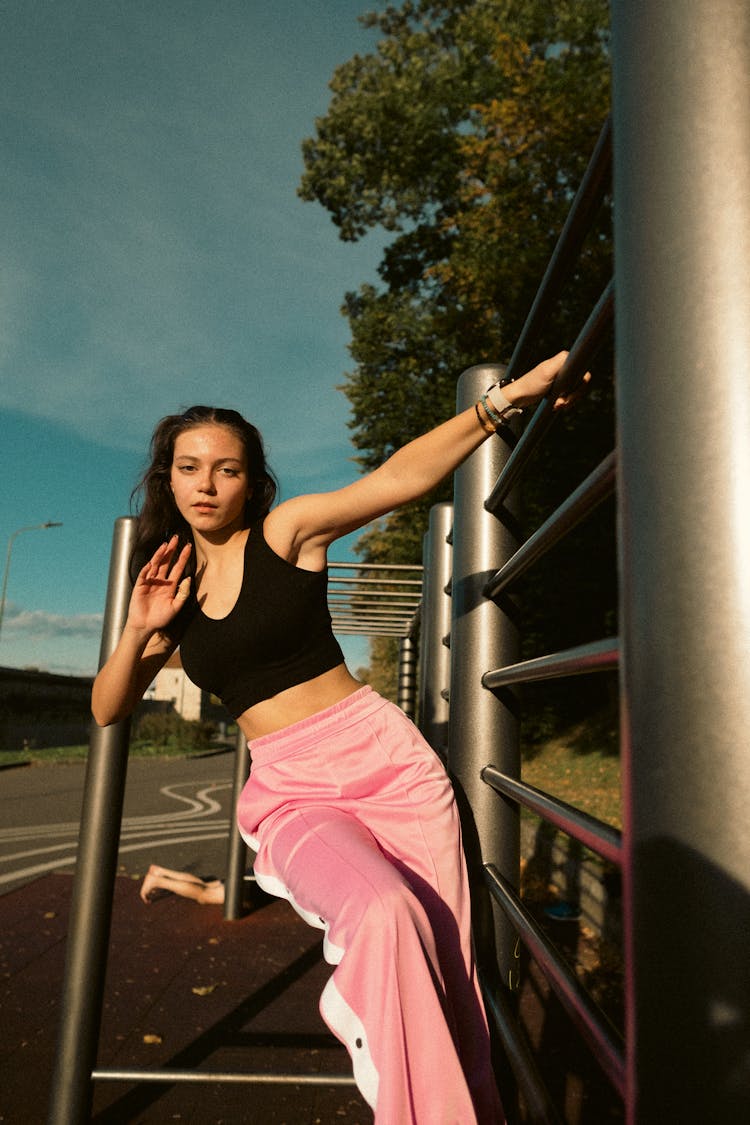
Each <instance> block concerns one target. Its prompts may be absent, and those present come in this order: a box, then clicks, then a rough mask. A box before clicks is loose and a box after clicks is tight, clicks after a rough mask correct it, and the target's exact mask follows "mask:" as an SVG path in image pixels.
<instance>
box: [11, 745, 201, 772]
mask: <svg viewBox="0 0 750 1125" xmlns="http://www.w3.org/2000/svg"><path fill="white" fill-rule="evenodd" d="M205 752H206V747H205V746H195V747H176V746H169V745H166V746H155V745H154V744H153V743H150V742H139V741H137V740H134V741H133V742H131V744H130V757H131V758H188V757H190V755H191V754H205ZM88 753H89V747H88V744H86V745H85V746H45V747H43V748H40V749H28V750H0V767H3V766H57V765H67V764H69V763H71V762H83V761H85V760H86V758H87V757H88Z"/></svg>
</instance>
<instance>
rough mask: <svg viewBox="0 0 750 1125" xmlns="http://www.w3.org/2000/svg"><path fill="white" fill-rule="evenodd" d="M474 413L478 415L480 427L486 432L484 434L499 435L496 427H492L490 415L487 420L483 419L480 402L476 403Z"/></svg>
mask: <svg viewBox="0 0 750 1125" xmlns="http://www.w3.org/2000/svg"><path fill="white" fill-rule="evenodd" d="M486 409H487V408H486V407H485V411H486ZM474 411H475V413H476V416H477V420H478V422H479V425H480V426H481V427H482V429H483V430H484V432H485V433H486V434H496V433H497V430H496V429H495V427H494V426H493V425H492V422H491V421H490V417H489V414H488V415H487V418H486V419H485V418H483V417H482V415H481V414H480V413H479V403H478V402H475V403H474Z"/></svg>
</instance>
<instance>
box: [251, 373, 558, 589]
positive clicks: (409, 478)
mask: <svg viewBox="0 0 750 1125" xmlns="http://www.w3.org/2000/svg"><path fill="white" fill-rule="evenodd" d="M567 354H568V353H567V352H560V353H559V354H558V355H556V356H553V357H552V358H550V359H547V360H545V361H544V362H543V363H540V364H539V365H538V366H537V367H535V368H533V370H531V371H529V372H527V373H526V374H525V375H523V376H521V378H519V379H516V380H515V381H514V382H513V383H509V384H507V385H506V386H504V387H503V389H502V390H503V395H504V397H505V398H506V399H507V401H508V402H509V403H510V404H511V405H512V406H520V407H525V406H530V405H533V404H535V403H537V402H539V401H540V400H541V399H542V398H543V397H544V396H545V395H546V394H548V393H549V391H550V389H551V388H552V385H553V383H554V381H555V378H556V376H557V374H558V372H559V371H560V370H561V368H562V366H563V364H564V362H565V359H566V358H567ZM567 402H568V400H567V399H563V398H561V399H558V400H557V402H556V403H555V406H556V407H563V406H565V405H567ZM481 414H482V416H481V417H480V415H479V414H478V413H477V410H476V409H475V407H474V406H472V407H470V408H469V409H468V410H464V411H462V412H461V413H460V414H457V415H456V416H455V417H454V418H451V419H449V420H448V421H447V422H443V423H442V425H439V426H437V427H436V428H435V429H434V430H430V431H429V433H426V434H423V435H422V436H421V437H418V438H415V439H414V440H413V441H410V442H408V444H407V445H404V446H403V447H402V448H401V449H398V450H396V452H395V453H394V454H393V455H392V456H391V457H389V458H388V460H387V461H385V462H384V463H383V464H382V465H381V466H380V467H379V468H377V469H375V470H374V471H373V472H371V473H369V474H367V476H364V477H362V478H361V479H359V480H357V481H355V482H354V483H353V484H350V485H347V486H346V487H345V488H341V489H338V490H337V491H334V492H327V493H318V494H314V495H310V496H300V497H296V498H295V499H293V500H289V501H287V502H286V503H284V504H281V505H280V506H279V507H278V508H277V509H275V511H274V512H272V513H271V515H270V516H269V517H268V519H267V521H266V538H267V540H268V542H269V544H270V545H271V546H272V547H273V548H274V550H276V551H277V552H278V553H280V554H283V555H284V556H285V557H286V558H291V559H292V561H294V562H297V564H298V565H300V566H303V567H307V568H308V569H311V570H316V569H320V568H322V566H323V565H324V561H325V549H326V547H327V546H328V545H329V544H330V543H331V542H333V540H334V539H337V538H339V537H340V536H342V535H346V534H347V533H348V532H350V531H354V530H356V529H357V528H358V527H362V526H363V525H364V524H366V523H369V521H370V520H373V519H376V518H377V517H378V516H382V515H384V514H385V513H386V512H390V511H392V510H393V509H395V508H398V507H400V506H401V505H402V504H406V503H408V502H409V501H411V500H416V499H417V498H418V497H420V496H424V495H425V494H426V493H427V492H430V491H431V489H433V488H434V487H435V486H436V485H437V484H439V483H440V481H441V480H443V479H444V478H445V477H446V476H448V475H449V474H450V473H452V472H453V471H454V470H455V469H457V468H458V467H459V465H461V464H462V463H463V462H464V461H465V460H466V458H467V457H468V456H470V454H472V453H473V452H474V451H475V450H476V449H478V447H479V446H480V445H481V444H482V442H483V441H485V440H486V438H487V437H488V434H489V433H492V432H493V431H492V430H491V429H489V428H488V427H487V425H486V422H487V416H486V412H485V411H484V410H482V411H481Z"/></svg>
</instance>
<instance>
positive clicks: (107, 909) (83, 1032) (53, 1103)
mask: <svg viewBox="0 0 750 1125" xmlns="http://www.w3.org/2000/svg"><path fill="white" fill-rule="evenodd" d="M134 540H135V520H134V519H131V518H129V517H126V518H123V519H118V520H117V521H116V523H115V527H114V535H113V540H112V554H111V559H110V569H109V583H108V587H107V600H106V606H105V611H104V628H103V632H102V642H101V650H100V656H99V667H101V666H102V664H104V662H105V661H106V660H107V658H108V657H109V656H110V655H111V653H112V651H113V650H114V648H115V646H116V645H117V641H118V640H119V637H120V633H121V632H122V627H123V624H124V622H125V618H126V616H127V611H128V602H129V600H130V591H131V582H130V574H129V568H128V563H129V559H130V555H131V552H132V549H133V544H134ZM129 735H130V721H129V720H125V721H124V722H122V723H116V724H114V725H113V726H110V727H105V728H103V729H102V728H100V727H96V726H94V727H93V729H92V735H91V743H90V749H89V757H88V765H87V768H86V783H85V788H84V795H83V809H82V813H81V831H80V835H79V838H78V859H77V862H76V871H75V878H74V881H73V892H72V902H71V908H70V921H69V925H68V941H67V952H66V962H65V976H64V979H63V992H62V1000H61V1004H60V1012H61V1023H60V1030H59V1034H58V1048H57V1056H56V1060H55V1069H54V1073H53V1076H52V1085H51V1097H50V1113H49V1118H48V1121H49V1122H50V1125H79V1123H82V1122H85V1121H88V1120H89V1109H90V1103H91V1072H92V1070H93V1068H94V1064H95V1062H96V1053H97V1048H98V1041H99V1025H100V1022H101V1013H102V1002H103V994H104V976H105V971H106V967H107V946H108V942H109V930H110V922H111V918H112V895H113V892H114V881H115V874H116V871H117V849H118V846H119V841H120V823H121V821H122V807H123V798H124V794H125V775H126V772H127V763H128V743H129Z"/></svg>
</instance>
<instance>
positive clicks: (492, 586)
mask: <svg viewBox="0 0 750 1125" xmlns="http://www.w3.org/2000/svg"><path fill="white" fill-rule="evenodd" d="M616 472H617V454H616V453H615V452H612V453H610V454H609V455H608V456H607V457H605V458H604V460H603V461H602V462H601V464H599V465H597V467H596V468H595V469H594V471H593V472H592V473H590V474H589V475H588V476H587V477H586V479H585V480H584V481H583V482H582V483H581V484H580V485H579V486H578V488H577V489H576V490H575V492H572V493H571V494H570V496H569V497H568V499H567V500H565V501H564V503H562V504H561V505H560V506H559V507H558V508H557V509H556V510H555V511H554V512H553V513H552V515H551V516H550V517H549V518H548V519H547V520H545V522H544V523H543V524H542V525H541V527H539V528H538V529H537V530H536V531H535V532H534V534H533V535H532V536H530V537H529V538H528V539H527V540H526V542H525V543H524V544H523V545H522V546H521V547H519V549H518V550H517V551H516V553H515V555H513V557H512V558H510V559H508V561H507V563H506V564H505V566H504V567H502V568H501V569H500V570H498V571H497V573H496V574H494V575H493V576H492V578H491V579H490V581H489V582H488V583H487V585H486V586H485V588H484V596H485V597H486V598H496V597H497V595H498V594H499V593H500V592H501V590H504V589H505V587H506V586H509V585H510V584H511V582H514V581H515V579H516V578H519V577H520V576H521V575H522V574H523V573H524V572H525V571H527V570H528V569H529V567H530V566H532V565H533V564H534V563H535V562H536V561H537V559H539V558H541V557H542V555H544V554H545V553H546V552H547V551H549V549H550V548H551V547H553V546H554V545H555V544H556V543H559V541H560V540H561V539H562V538H563V537H564V536H565V535H567V534H568V532H570V531H572V530H573V528H574V527H575V526H576V525H577V524H578V523H580V522H581V520H582V519H584V518H585V517H586V516H588V515H590V514H591V512H593V511H594V509H595V508H596V507H597V506H598V505H599V504H601V503H602V501H603V500H606V498H607V497H608V496H610V495H611V494H612V492H613V491H614V487H615V477H616Z"/></svg>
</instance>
